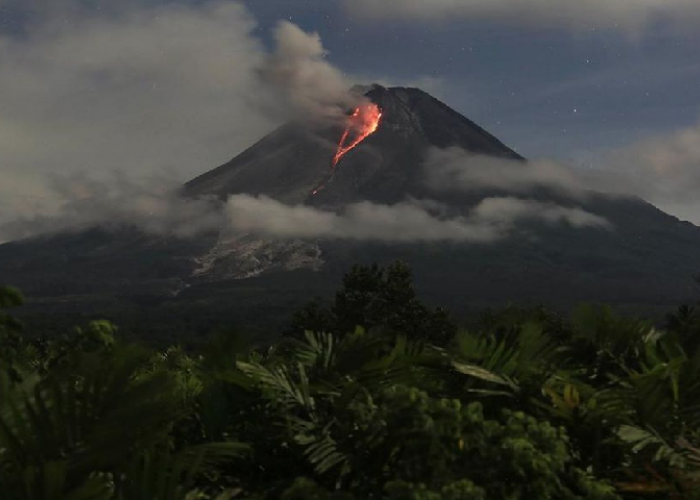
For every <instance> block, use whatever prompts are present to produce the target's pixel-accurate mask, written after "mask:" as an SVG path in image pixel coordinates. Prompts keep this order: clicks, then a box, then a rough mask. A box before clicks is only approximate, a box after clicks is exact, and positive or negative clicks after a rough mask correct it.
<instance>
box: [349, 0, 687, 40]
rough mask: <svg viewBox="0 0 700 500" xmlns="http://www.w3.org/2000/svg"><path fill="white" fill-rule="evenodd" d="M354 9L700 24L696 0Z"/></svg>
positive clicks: (403, 0)
mask: <svg viewBox="0 0 700 500" xmlns="http://www.w3.org/2000/svg"><path fill="white" fill-rule="evenodd" d="M345 3H346V6H347V8H348V9H349V10H351V11H352V12H353V13H362V14H364V15H367V16H371V17H376V18H383V19H395V18H408V19H415V20H425V19H429V20H454V19H474V20H484V19H485V20H494V21H504V22H507V23H511V24H518V25H520V24H525V25H532V26H546V27H556V28H566V29H574V30H589V29H591V28H607V29H614V30H623V31H626V32H628V33H638V32H639V31H640V30H642V29H644V28H646V27H648V26H649V25H651V24H652V23H654V22H656V21H659V20H661V21H670V22H672V23H674V24H677V25H680V26H697V25H698V24H700V2H698V1H697V0H430V1H427V0H381V1H378V0H345Z"/></svg>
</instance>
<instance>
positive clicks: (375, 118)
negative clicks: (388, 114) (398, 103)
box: [333, 103, 382, 167]
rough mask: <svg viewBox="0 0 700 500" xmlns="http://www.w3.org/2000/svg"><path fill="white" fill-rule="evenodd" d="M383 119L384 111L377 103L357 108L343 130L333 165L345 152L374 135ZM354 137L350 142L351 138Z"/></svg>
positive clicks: (335, 164) (334, 165) (336, 163)
mask: <svg viewBox="0 0 700 500" xmlns="http://www.w3.org/2000/svg"><path fill="white" fill-rule="evenodd" d="M381 119H382V111H381V110H380V109H379V106H377V105H376V104H372V103H369V104H364V105H362V106H360V107H359V108H356V109H355V112H354V113H353V114H352V115H351V116H350V117H349V118H348V125H347V127H346V128H345V132H343V135H342V137H341V138H340V142H339V143H338V150H337V151H336V153H335V156H334V157H333V167H336V166H337V165H338V163H339V162H340V160H341V159H342V158H343V156H345V154H346V153H347V152H348V151H350V150H351V149H354V148H356V147H357V145H358V144H360V143H361V142H362V141H364V140H365V139H366V138H367V137H369V136H370V135H372V134H373V133H374V132H376V131H377V128H379V122H380V121H381ZM351 137H354V139H352V140H351V141H350V142H348V141H349V139H350V138H351Z"/></svg>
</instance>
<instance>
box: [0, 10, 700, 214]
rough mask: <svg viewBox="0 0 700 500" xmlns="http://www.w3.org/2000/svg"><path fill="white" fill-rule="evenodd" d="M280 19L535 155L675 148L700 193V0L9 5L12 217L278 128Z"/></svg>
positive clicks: (3, 128)
mask: <svg viewBox="0 0 700 500" xmlns="http://www.w3.org/2000/svg"><path fill="white" fill-rule="evenodd" d="M240 4H242V5H240ZM281 20H286V21H290V22H292V23H294V24H295V25H297V26H299V27H300V28H301V29H303V30H304V31H306V32H317V33H318V34H319V36H320V40H321V41H322V43H323V46H324V47H325V48H326V49H327V51H328V52H327V55H326V56H325V61H327V62H328V63H329V64H330V65H332V66H335V67H336V68H337V69H338V70H339V71H340V72H341V74H343V75H344V76H345V78H346V79H347V80H348V81H352V82H356V81H360V82H363V83H369V82H374V81H377V82H380V83H383V84H388V85H409V86H418V87H421V88H423V89H424V90H426V91H427V92H429V93H431V94H433V95H434V96H436V97H438V98H439V99H441V100H442V101H444V102H446V103H448V104H449V105H450V106H452V107H453V108H455V109H456V110H457V111H459V112H461V113H463V114H464V115H465V116H467V117H469V118H471V119H472V120H474V121H476V122H477V123H479V124H481V125H482V126H483V127H484V128H486V129H488V130H489V131H491V132H492V133H493V134H494V135H496V136H497V137H499V138H500V139H501V140H503V141H504V142H505V143H506V144H508V145H509V146H511V147H513V148H514V149H515V150H517V151H518V152H519V153H521V154H523V155H524V156H527V157H550V158H554V159H557V160H564V161H567V162H570V163H572V164H574V165H578V166H580V167H582V168H585V167H588V166H590V165H593V166H601V165H604V164H603V163H601V158H603V157H605V156H606V155H607V154H608V152H609V150H611V149H613V150H618V149H624V148H628V147H634V148H638V147H639V145H640V144H642V145H643V144H647V143H654V144H655V143H656V142H654V141H659V142H658V143H659V144H661V145H662V147H661V148H660V149H661V150H662V151H663V154H660V155H658V158H654V162H655V163H654V165H653V168H655V169H656V170H658V171H660V172H669V174H668V175H674V174H673V172H674V171H675V170H674V169H676V170H678V171H681V172H682V173H683V175H687V176H689V177H688V179H689V181H688V182H683V183H682V184H683V185H684V186H700V146H699V145H698V144H700V125H698V117H699V116H700V58H699V57H698V46H699V43H700V34H699V33H700V1H698V0H647V1H640V0H577V1H576V2H565V1H564V0H490V1H488V2H486V1H485V0H430V1H428V0H425V1H419V0H250V1H245V2H235V1H232V0H231V1H228V0H196V1H195V0H124V1H120V2H113V1H106V0H55V1H53V0H52V1H51V2H44V1H39V0H0V109H3V112H2V114H0V173H1V174H2V176H3V181H4V182H3V185H0V222H2V219H3V217H5V218H7V217H8V215H7V214H12V213H24V212H26V211H28V210H31V209H33V208H34V207H37V206H43V205H44V204H46V203H48V202H46V200H47V199H48V195H47V193H46V189H45V186H44V184H46V179H47V178H49V177H50V176H55V175H68V174H71V175H72V174H75V173H76V172H80V173H84V172H89V173H91V174H95V173H97V174H99V173H102V172H114V171H118V172H121V173H123V174H124V175H131V174H134V173H137V174H139V175H141V174H144V173H146V174H149V175H150V174H156V173H157V174H159V175H160V174H161V173H162V172H164V171H167V172H171V173H172V174H166V175H165V176H166V177H168V178H171V179H178V180H186V179H188V178H191V177H194V176H195V175H197V174H199V173H201V172H203V171H206V170H208V169H210V168H212V167H214V166H216V165H218V164H221V163H223V162H224V161H227V160H228V159H230V158H231V157H233V156H234V155H235V154H237V153H239V152H240V151H241V150H242V149H244V148H245V147H246V146H248V145H250V144H251V143H252V142H253V141H255V140H256V139H258V138H259V137H261V136H262V135H264V134H265V133H267V132H269V131H270V130H271V129H272V128H274V126H276V124H277V123H279V121H280V120H281V119H283V118H284V117H283V116H281V115H279V116H278V115H276V114H275V113H274V112H270V109H268V108H269V103H268V102H267V100H266V99H264V98H257V97H256V92H257V89H258V87H259V85H258V83H257V81H256V80H255V78H256V76H255V75H256V68H257V67H258V66H259V65H260V63H261V61H263V60H264V59H265V57H266V54H268V53H269V52H270V51H271V50H273V49H272V46H273V40H272V33H273V30H274V27H275V26H276V25H277V23H279V21H281ZM630 145H632V146H630ZM693 172H697V177H694V176H693ZM120 175H121V174H120ZM664 195H665V196H666V198H674V196H673V193H671V194H669V193H665V194H664ZM681 198H682V197H678V203H676V204H675V205H674V204H673V203H667V206H665V207H664V208H666V209H667V210H669V211H672V212H674V213H677V214H679V215H680V216H682V217H685V218H688V219H692V220H700V207H698V206H697V203H696V202H693V201H692V200H691V199H690V197H689V198H688V200H683V199H681ZM48 204H49V205H50V203H48Z"/></svg>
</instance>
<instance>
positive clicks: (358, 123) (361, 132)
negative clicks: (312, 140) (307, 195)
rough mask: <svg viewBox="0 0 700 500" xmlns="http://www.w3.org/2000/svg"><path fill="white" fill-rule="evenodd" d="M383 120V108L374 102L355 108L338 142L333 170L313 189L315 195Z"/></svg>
mask: <svg viewBox="0 0 700 500" xmlns="http://www.w3.org/2000/svg"><path fill="white" fill-rule="evenodd" d="M381 120H382V110H381V109H379V106H377V105H376V104H374V103H367V104H363V105H362V106H359V107H358V108H355V111H354V112H353V113H352V115H350V116H349V117H348V123H347V125H346V127H345V131H344V132H343V135H342V136H341V137H340V141H339V142H338V149H337V150H336V152H335V155H334V156H333V162H332V164H331V171H330V174H329V175H328V178H327V179H326V181H325V182H323V183H322V184H321V185H319V186H318V187H317V188H316V189H314V190H313V191H311V194H312V195H314V194H316V193H318V192H319V191H321V190H322V189H323V188H325V187H326V184H328V183H329V182H330V181H331V180H332V179H333V175H334V174H335V170H336V168H337V166H338V163H340V160H342V159H343V156H345V154H346V153H347V152H348V151H350V150H352V149H355V148H356V147H357V146H358V145H359V144H360V143H361V142H362V141H364V140H365V139H366V138H367V137H369V136H370V135H372V134H373V133H374V132H376V131H377V129H378V128H379V123H380V122H381Z"/></svg>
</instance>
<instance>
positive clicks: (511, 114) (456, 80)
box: [247, 0, 700, 162]
mask: <svg viewBox="0 0 700 500" xmlns="http://www.w3.org/2000/svg"><path fill="white" fill-rule="evenodd" d="M464 1H465V3H468V0H464ZM611 1H612V2H613V3H614V2H615V0H611ZM581 2H582V3H586V0H581ZM672 2H673V0H670V3H672ZM348 3H349V4H351V3H352V2H348ZM426 3H429V2H426ZM247 5H248V6H249V8H250V10H251V11H252V12H254V13H255V16H256V18H257V19H258V21H259V22H260V28H259V32H260V34H261V36H265V34H266V33H268V32H269V29H270V27H271V26H273V25H274V23H275V22H277V21H278V20H279V19H288V20H290V21H292V22H294V23H296V24H298V25H299V26H300V27H302V28H303V29H305V30H307V31H317V32H318V33H319V34H320V35H321V38H322V40H323V42H324V45H325V46H326V48H327V49H328V50H329V56H328V57H329V59H330V61H331V62H332V63H333V64H335V65H337V66H339V67H340V68H342V69H343V70H344V71H346V72H348V73H350V74H353V75H368V77H369V78H370V79H371V77H372V76H374V77H375V78H376V77H381V78H382V79H385V80H387V81H388V82H392V83H397V84H407V85H415V86H423V87H424V90H427V91H429V92H430V93H432V94H434V95H435V96H436V97H438V98H440V99H441V100H443V101H444V102H446V103H448V104H449V105H451V106H452V107H454V108H455V109H457V110H458V111H460V112H462V113H463V114H465V115H466V116H467V117H469V118H471V119H473V120H474V121H476V122H478V123H480V124H481V125H483V126H484V127H485V128H487V129H488V130H490V131H491V132H493V133H494V134H495V135H496V136H498V137H499V138H501V139H502V140H504V141H505V142H506V143H508V144H509V145H511V146H512V147H514V148H516V149H517V150H518V151H519V152H520V153H522V154H524V155H525V156H528V157H530V156H538V157H539V156H554V157H557V158H563V159H573V160H576V161H581V162H585V161H591V160H592V159H593V158H595V156H596V153H597V151H598V150H600V149H607V148H609V147H614V146H620V145H624V144H627V143H629V142H631V141H633V140H635V139H639V138H643V137H644V136H646V135H648V134H657V133H660V132H665V131H672V130H675V129H677V128H681V127H686V126H691V125H695V124H696V123H697V121H698V117H699V116H700V56H699V55H698V46H699V44H700V35H693V34H691V33H688V32H687V31H685V30H680V31H675V30H673V29H672V28H669V27H668V26H653V27H649V28H647V29H645V30H644V33H643V34H641V35H639V38H637V39H631V38H630V36H629V34H628V33H626V32H625V31H621V30H615V29H596V28H595V26H591V27H590V28H589V29H587V30H585V31H583V32H572V31H571V30H569V29H555V28H546V29H542V28H532V27H521V26H516V25H513V24H511V23H499V22H496V21H484V20H478V21H473V20H469V19H458V20H456V21H451V22H450V21H447V20H437V21H436V20H428V21H424V20H420V21H412V20H401V19H400V20H390V19H389V20H387V19H381V20H373V19H368V18H367V17H366V16H362V15H353V12H352V8H349V9H348V8H346V4H343V3H342V2H338V1H320V0H298V1H293V2H290V1H288V0H287V1H285V0H263V1H251V2H247ZM291 5H293V6H291ZM698 33H700V30H699V31H698Z"/></svg>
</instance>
